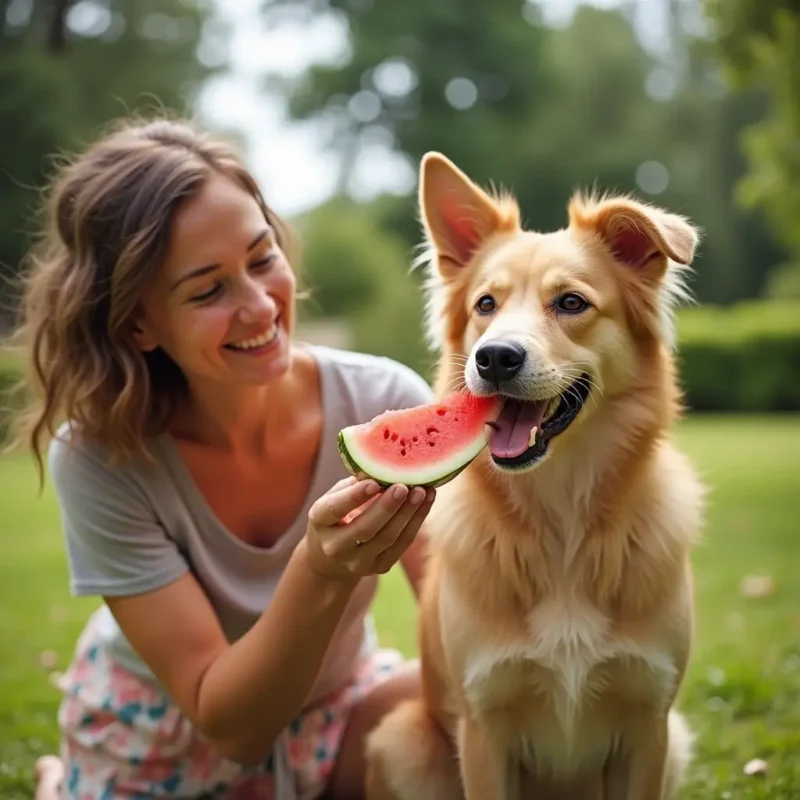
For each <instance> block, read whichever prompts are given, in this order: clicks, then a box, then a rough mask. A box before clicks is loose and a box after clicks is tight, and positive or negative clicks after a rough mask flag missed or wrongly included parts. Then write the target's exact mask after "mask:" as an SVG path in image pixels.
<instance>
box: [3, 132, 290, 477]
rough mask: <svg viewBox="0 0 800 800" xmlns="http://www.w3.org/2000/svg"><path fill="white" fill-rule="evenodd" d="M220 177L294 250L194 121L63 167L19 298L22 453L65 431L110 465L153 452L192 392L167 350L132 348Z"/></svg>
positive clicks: (106, 142) (114, 142) (232, 162)
mask: <svg viewBox="0 0 800 800" xmlns="http://www.w3.org/2000/svg"><path fill="white" fill-rule="evenodd" d="M213 173H221V174H224V175H226V176H228V177H230V178H231V179H233V180H235V181H237V182H238V183H239V184H240V185H241V186H242V187H243V188H244V189H246V190H247V191H248V192H249V193H250V194H251V195H252V196H253V197H254V198H255V200H256V201H257V202H258V204H259V206H260V207H261V210H262V211H263V213H264V218H265V219H266V220H267V222H268V223H269V224H270V225H271V226H272V227H273V228H274V230H275V232H276V237H277V242H278V244H279V245H280V246H281V247H282V248H283V249H286V248H287V246H288V230H287V228H286V226H285V225H284V224H283V223H282V222H281V220H280V219H279V218H278V217H277V216H276V215H275V214H274V213H273V212H272V211H271V210H270V209H269V207H268V206H267V204H266V202H265V201H264V198H263V197H262V195H261V192H260V191H259V188H258V186H257V184H256V181H255V179H254V178H253V176H252V175H251V174H250V173H249V172H248V170H247V169H246V168H245V167H244V165H243V164H242V162H241V161H240V159H239V158H238V156H237V154H236V151H235V150H234V149H233V148H232V147H231V146H230V145H228V144H227V143H225V142H222V141H220V140H217V139H214V138H213V137H211V136H210V135H208V134H206V133H203V132H201V131H200V130H198V129H197V128H196V127H195V126H193V125H192V124H190V123H189V122H186V121H173V120H169V119H157V120H155V121H145V122H138V121H130V120H129V121H125V122H123V123H122V124H118V125H117V126H115V128H114V129H112V130H111V132H110V133H107V134H106V135H105V136H103V138H101V139H100V140H99V141H98V142H96V143H95V144H94V145H93V146H91V147H90V148H89V149H88V150H87V151H86V152H85V153H84V154H83V155H80V156H79V157H77V158H74V159H71V160H69V161H67V162H66V163H65V164H64V165H63V166H62V167H61V169H60V170H59V171H58V174H57V175H56V177H55V180H54V181H53V183H52V185H51V187H50V189H49V197H48V200H47V203H46V205H45V208H44V211H45V223H44V228H43V231H42V235H41V238H40V240H39V242H38V243H37V244H36V245H35V246H34V247H33V248H32V250H31V252H30V253H29V256H28V264H27V270H26V274H25V277H24V279H23V287H22V303H21V307H20V310H21V314H22V321H21V325H20V327H19V329H18V330H17V332H16V335H15V339H16V342H17V344H18V345H19V347H20V348H21V350H22V355H23V363H24V366H25V377H24V380H23V384H22V388H23V391H24V395H25V398H26V400H25V404H24V405H23V406H22V408H21V411H20V413H19V414H18V415H17V418H16V420H15V424H14V442H15V443H16V444H20V443H23V444H26V445H27V446H28V447H30V449H31V450H32V451H33V454H34V457H35V459H36V461H37V465H38V467H39V474H40V478H43V476H44V459H43V452H44V449H45V447H46V446H47V444H48V442H49V440H50V439H51V438H52V437H53V436H54V435H55V431H56V429H57V427H58V425H59V424H61V422H63V421H65V420H69V421H70V423H71V424H75V425H77V426H78V428H79V430H80V431H81V435H82V436H85V437H89V438H91V439H93V440H96V441H98V442H99V443H101V444H102V445H104V446H105V447H106V448H107V449H108V452H109V456H110V458H111V459H112V460H118V459H121V458H125V457H128V456H131V455H135V454H139V453H146V447H145V440H146V438H147V437H148V436H151V435H155V434H157V433H160V432H163V431H164V430H166V429H167V427H168V425H169V423H170V421H171V419H172V416H173V414H174V412H175V409H176V407H177V405H178V404H179V403H180V402H181V400H182V398H183V397H184V396H185V392H186V384H185V381H184V378H183V375H182V373H181V372H180V370H179V368H178V367H177V365H176V364H175V363H174V362H173V361H172V360H171V359H170V358H169V357H168V356H167V355H166V354H165V353H164V352H163V351H161V350H156V351H154V352H152V353H142V352H141V351H140V350H139V349H138V348H137V347H136V345H135V343H134V340H133V337H132V333H133V318H134V315H135V313H136V311H137V309H138V307H139V302H140V299H141V297H142V294H143V291H144V289H145V287H146V286H147V285H148V284H150V283H151V282H152V281H153V280H154V276H155V275H156V273H157V271H158V270H159V268H160V266H161V263H162V261H163V259H164V257H165V254H166V251H167V248H168V246H169V240H170V230H171V226H172V219H173V217H174V215H175V212H176V210H177V209H178V208H179V207H180V206H181V204H182V203H184V202H185V201H186V200H187V199H188V198H190V197H192V196H193V195H195V194H196V193H197V192H198V191H199V190H200V188H201V187H202V186H203V184H204V183H205V182H206V181H207V180H208V178H209V177H210V176H211V175H212V174H213Z"/></svg>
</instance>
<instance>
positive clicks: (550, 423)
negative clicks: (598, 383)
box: [488, 375, 591, 470]
mask: <svg viewBox="0 0 800 800" xmlns="http://www.w3.org/2000/svg"><path fill="white" fill-rule="evenodd" d="M590 386H591V384H590V380H589V376H588V375H582V376H581V377H580V378H578V380H577V381H575V383H573V384H572V385H571V386H570V387H569V388H567V389H566V390H565V391H564V392H562V393H561V394H560V395H559V396H557V397H551V398H549V399H546V400H520V399H518V398H515V397H503V402H502V404H501V406H500V414H499V416H498V417H497V419H496V420H495V421H494V422H490V423H488V424H489V427H490V430H489V451H490V452H491V454H492V459H493V461H494V462H495V464H497V465H498V466H499V467H502V468H503V469H508V470H521V469H527V468H529V467H531V466H533V465H534V464H535V463H536V462H537V461H539V460H540V459H541V458H542V457H543V456H544V455H545V453H547V449H548V447H549V446H550V441H551V439H553V438H554V437H556V436H558V435H559V434H560V433H563V432H564V431H565V430H566V429H567V428H568V427H569V426H570V425H571V424H572V422H573V420H574V419H575V417H577V416H578V413H579V412H580V410H581V408H583V404H584V403H585V402H586V400H587V398H588V397H589V390H590Z"/></svg>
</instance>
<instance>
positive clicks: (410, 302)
mask: <svg viewBox="0 0 800 800" xmlns="http://www.w3.org/2000/svg"><path fill="white" fill-rule="evenodd" d="M293 227H294V228H295V230H296V231H297V233H298V238H299V239H300V247H299V258H298V259H297V264H298V265H299V272H300V276H301V277H300V284H301V288H302V289H306V290H307V291H308V294H309V297H308V298H307V299H306V300H305V301H304V302H302V303H301V304H300V307H299V311H300V317H301V320H305V319H309V318H311V319H313V318H315V317H338V318H340V319H346V320H347V322H348V324H349V328H350V330H351V332H352V345H353V347H355V348H356V349H358V350H363V351H365V352H371V353H375V354H378V355H385V356H390V357H392V358H396V359H399V360H401V361H405V362H406V363H409V364H413V366H414V367H415V368H417V369H419V370H420V371H421V372H422V373H423V374H425V371H426V369H427V367H428V361H427V359H426V355H425V348H424V346H423V338H422V316H421V312H422V309H421V307H420V303H419V288H418V284H417V279H418V277H419V276H418V275H409V262H410V257H409V255H410V253H409V248H408V246H407V243H406V241H405V240H404V239H403V238H402V237H401V236H399V235H398V234H396V233H393V232H391V231H390V230H388V229H387V228H386V226H385V225H384V224H383V220H382V217H381V209H380V207H379V206H376V207H372V208H371V207H368V206H360V205H359V204H357V203H355V202H354V201H352V200H350V199H348V198H345V197H336V198H334V199H333V200H331V201H329V202H328V203H325V204H323V205H321V206H319V207H317V208H315V209H314V210H312V211H310V212H308V213H307V214H304V215H303V216H302V217H300V218H299V219H297V220H295V221H294V222H293Z"/></svg>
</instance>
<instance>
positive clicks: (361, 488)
mask: <svg viewBox="0 0 800 800" xmlns="http://www.w3.org/2000/svg"><path fill="white" fill-rule="evenodd" d="M379 491H380V486H378V484H377V483H376V482H375V481H372V480H367V481H358V480H356V481H355V482H354V483H349V484H346V485H345V486H344V488H342V489H338V490H334V489H331V490H330V491H328V492H326V493H325V494H324V495H322V497H320V498H318V499H317V501H316V502H315V503H314V505H312V506H311V509H310V510H309V512H308V521H309V522H310V523H311V524H312V525H316V526H317V527H325V528H329V527H332V526H333V525H336V524H338V523H339V521H340V520H341V519H343V518H344V517H346V516H347V515H348V514H349V513H350V512H351V511H355V509H357V508H358V507H359V506H361V505H363V504H364V503H366V502H367V500H369V499H370V497H374V496H375V495H376V494H377V493H378V492H379Z"/></svg>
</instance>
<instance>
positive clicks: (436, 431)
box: [426, 425, 439, 434]
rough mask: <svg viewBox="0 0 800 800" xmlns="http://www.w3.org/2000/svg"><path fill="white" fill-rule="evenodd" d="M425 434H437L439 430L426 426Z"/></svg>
mask: <svg viewBox="0 0 800 800" xmlns="http://www.w3.org/2000/svg"><path fill="white" fill-rule="evenodd" d="M426 433H428V434H431V433H439V429H438V428H434V427H433V425H428V427H427V429H426Z"/></svg>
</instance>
